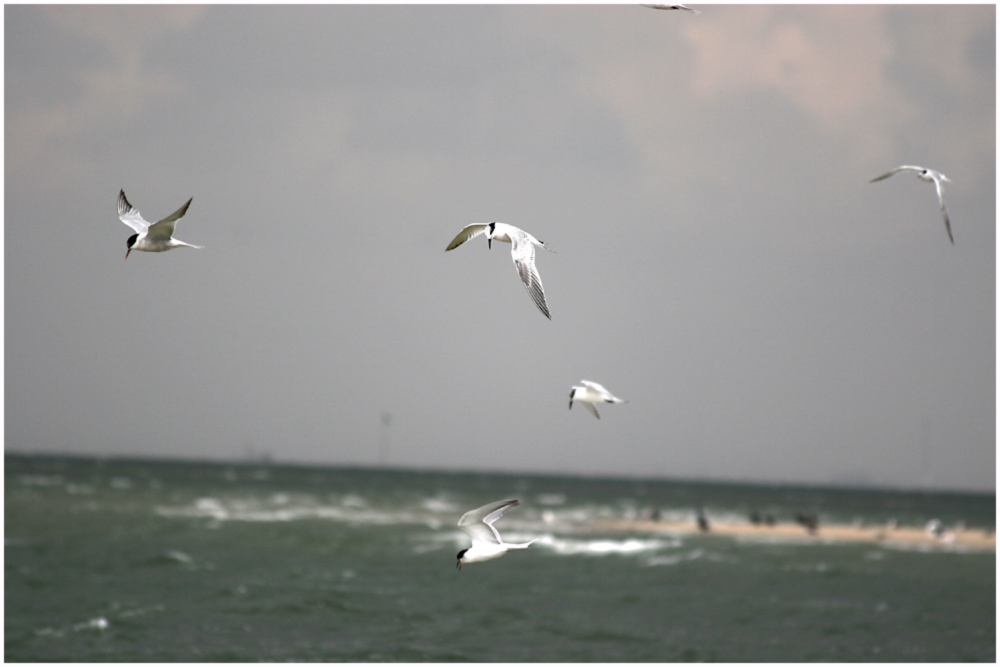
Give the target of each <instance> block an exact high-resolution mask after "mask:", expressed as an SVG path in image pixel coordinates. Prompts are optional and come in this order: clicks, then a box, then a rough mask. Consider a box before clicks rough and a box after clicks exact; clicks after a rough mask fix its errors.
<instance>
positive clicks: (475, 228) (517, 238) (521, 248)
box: [445, 222, 553, 320]
mask: <svg viewBox="0 0 1000 667" xmlns="http://www.w3.org/2000/svg"><path fill="white" fill-rule="evenodd" d="M480 234H486V245H487V247H489V248H492V247H493V241H494V240H496V241H503V242H504V243H509V244H511V248H510V256H511V259H513V260H514V266H515V267H516V268H517V275H519V276H521V282H523V283H524V287H525V289H527V290H528V295H529V296H530V297H531V300H532V301H534V302H535V305H536V306H538V310H540V311H542V314H543V315H545V317H547V318H549V319H550V320H551V319H552V316H551V315H549V307H548V305H547V304H546V303H545V291H544V289H543V288H542V279H541V277H540V276H539V275H538V269H536V268H535V246H536V245H537V246H541V247H543V248H545V249H546V250H549V248H548V246H546V245H545V244H544V243H542V242H541V241H539V240H538V239H536V238H535V237H534V236H532V235H531V234H529V233H528V232H526V231H524V230H523V229H518V228H517V227H514V226H513V225H507V224H504V223H502V222H490V223H486V224H477V225H468V226H466V227H465V228H464V229H462V231H460V232H459V233H458V236H456V237H455V238H453V239H452V240H451V243H449V244H448V247H447V248H445V252H447V251H449V250H454V249H455V248H457V247H458V246H460V245H462V244H463V243H465V242H466V241H468V240H469V239H471V238H475V237H477V236H479V235H480ZM549 252H553V251H552V250H549Z"/></svg>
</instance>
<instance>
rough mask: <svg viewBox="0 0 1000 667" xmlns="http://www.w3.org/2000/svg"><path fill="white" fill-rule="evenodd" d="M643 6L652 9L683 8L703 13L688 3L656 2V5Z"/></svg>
mask: <svg viewBox="0 0 1000 667" xmlns="http://www.w3.org/2000/svg"><path fill="white" fill-rule="evenodd" d="M643 7H649V8H650V9H683V10H685V11H689V12H694V13H695V14H701V12H699V11H698V10H697V9H691V8H690V7H688V6H687V5H663V4H655V5H643Z"/></svg>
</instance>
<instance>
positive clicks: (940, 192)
mask: <svg viewBox="0 0 1000 667" xmlns="http://www.w3.org/2000/svg"><path fill="white" fill-rule="evenodd" d="M904 170H908V171H915V172H917V178H919V179H920V180H921V181H927V182H928V183H933V184H934V187H935V188H937V196H938V203H939V204H940V205H941V215H942V216H943V217H944V228H945V231H947V232H948V238H949V239H950V240H951V244H952V245H955V237H954V236H952V235H951V220H949V219H948V209H946V208H945V207H944V186H943V185H942V183H943V182H944V181H947V182H948V183H951V179H950V178H948V177H947V176H945V175H944V174H942V173H941V172H940V171H934V170H933V169H927V168H926V167H915V166H912V165H908V164H904V165H902V166H901V167H896V168H895V169H893V170H892V171H889V172H886V173H884V174H882V175H881V176H877V177H875V178H873V179H872V180H870V181H868V182H869V183H874V182H875V181H881V180H883V179H886V178H889V177H890V176H892V175H893V174H895V173H898V172H900V171H904Z"/></svg>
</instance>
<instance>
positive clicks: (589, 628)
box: [4, 455, 996, 662]
mask: <svg viewBox="0 0 1000 667" xmlns="http://www.w3.org/2000/svg"><path fill="white" fill-rule="evenodd" d="M4 496H5V511H4V513H5V526H4V538H5V546H4V554H5V563H4V564H5V575H4V583H5V588H4V611H5V614H4V619H5V620H4V626H5V627H4V630H5V632H4V643H5V655H4V657H5V659H6V660H7V661H16V662H25V661H86V662H95V661H157V662H175V661H199V662H219V661H240V662H255V661H330V662H337V661H346V662H367V661H379V662H389V661H392V662H420V661H435V662H445V661H463V662H487V661H504V662H528V661H544V662H565V661H580V662H591V661H611V662H623V661H628V662H653V661H656V662H675V661H731V662H756V661H778V662H789V661H811V662H829V661H878V662H893V661H907V662H921V661H985V662H993V661H995V660H996V554H995V552H994V551H992V550H991V551H970V550H961V549H957V548H954V547H949V546H948V545H947V544H941V545H940V546H934V547H922V548H900V547H890V546H888V545H877V544H823V543H804V542H799V541H785V542H782V541H773V540H752V539H734V538H731V537H723V536H717V535H713V534H712V533H711V532H710V533H708V534H690V535H664V534H642V533H636V534H622V533H613V532H600V531H597V530H595V529H593V528H592V527H590V523H591V522H593V521H596V520H604V519H618V518H632V517H636V516H640V517H641V516H649V515H651V514H652V513H653V512H656V513H657V514H658V515H659V516H661V517H663V518H665V519H671V520H693V517H694V512H695V511H696V510H697V508H699V507H702V508H704V509H705V512H706V513H707V514H708V515H709V516H710V517H711V519H712V521H715V522H741V521H742V522H745V521H746V517H747V514H748V513H749V512H750V511H751V510H757V511H760V512H766V513H772V514H774V515H775V516H776V517H777V518H778V519H779V520H780V521H788V520H791V517H792V516H794V514H795V513H796V512H799V511H806V512H815V513H817V514H818V516H819V517H820V521H821V524H822V523H824V522H827V523H837V522H843V523H851V522H862V523H868V524H871V523H884V522H886V521H888V520H890V519H895V520H897V521H899V522H900V523H901V524H903V525H915V526H923V525H924V524H925V523H926V522H928V521H930V520H931V519H938V520H940V521H941V522H943V523H944V524H945V525H946V526H952V525H955V524H957V523H958V522H963V523H964V525H965V526H966V528H967V529H977V530H979V529H985V530H994V529H995V518H996V514H995V497H994V496H992V495H989V496H986V495H962V494H931V493H899V492H875V491H845V490H833V489H815V488H791V487H778V486H770V487H768V486H750V485H736V484H697V483H681V482H671V481H655V480H608V479H593V478H570V477H552V476H530V475H501V474H465V473H444V472H441V473H436V472H412V471H395V470H378V469H367V470H366V469H346V468H322V467H305V466H301V467H294V466H266V467H265V466H257V465H236V464H233V465H227V464H219V463H199V462H170V461H145V460H141V461H140V460H107V459H86V458H65V457H42V456H37V457H32V456H18V455H7V456H6V457H5V490H4ZM509 497H516V498H518V499H520V501H521V506H519V507H517V508H515V509H514V510H512V511H511V512H509V513H508V514H507V515H506V516H505V517H504V518H503V519H502V520H501V522H499V523H498V524H497V526H498V528H500V530H501V533H502V534H503V535H504V537H505V538H508V539H510V540H512V541H521V540H527V539H531V538H535V537H538V538H539V540H538V542H536V543H535V544H534V545H533V546H532V547H531V548H530V549H528V550H526V551H517V552H513V553H511V554H508V555H507V556H505V557H503V558H500V559H498V560H494V561H490V562H487V563H479V564H473V565H469V566H466V567H464V568H463V569H462V570H461V571H458V570H457V569H456V568H455V557H456V553H457V552H458V551H459V550H460V549H462V548H464V547H465V546H468V542H467V538H466V537H465V535H464V534H463V533H461V532H460V531H459V530H458V529H457V526H456V522H457V520H458V517H459V516H461V515H462V513H464V512H465V511H466V510H468V509H472V508H474V507H477V506H479V505H482V504H485V503H487V502H491V501H494V500H499V499H503V498H509Z"/></svg>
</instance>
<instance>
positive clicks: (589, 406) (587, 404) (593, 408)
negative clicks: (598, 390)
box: [580, 401, 601, 419]
mask: <svg viewBox="0 0 1000 667" xmlns="http://www.w3.org/2000/svg"><path fill="white" fill-rule="evenodd" d="M580 402H581V403H583V406H584V407H585V408H587V409H588V410H590V411H591V412H593V413H594V416H595V417H597V418H598V419H600V418H601V415H599V414H597V406H596V405H594V404H593V403H591V402H590V401H580Z"/></svg>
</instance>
